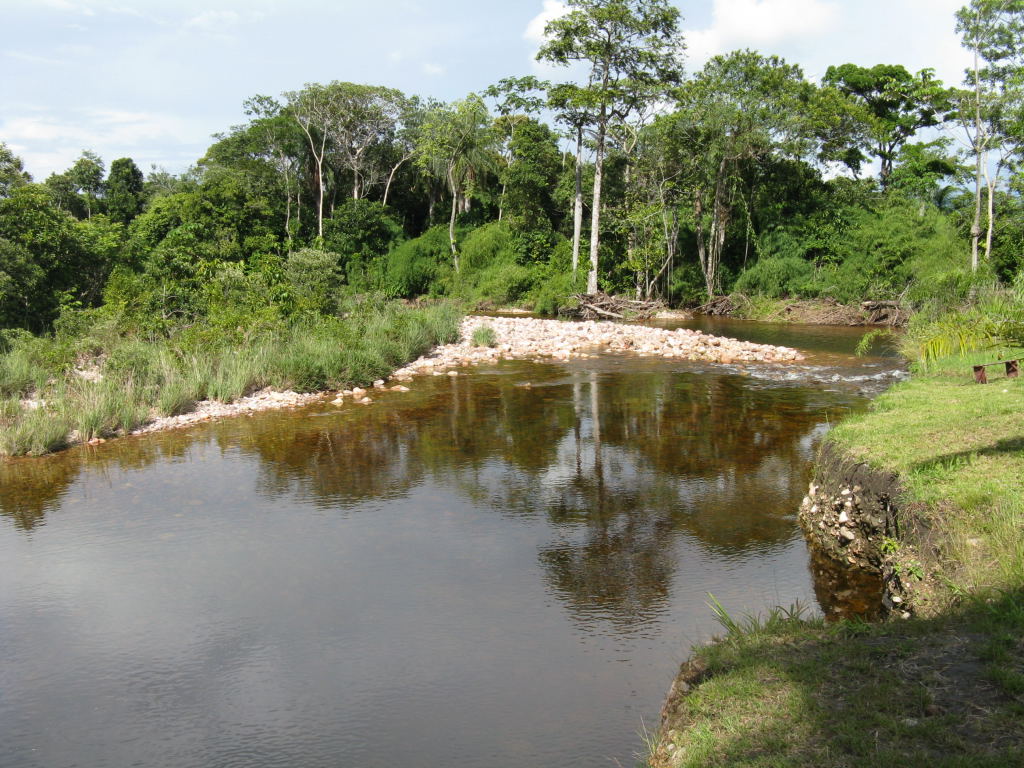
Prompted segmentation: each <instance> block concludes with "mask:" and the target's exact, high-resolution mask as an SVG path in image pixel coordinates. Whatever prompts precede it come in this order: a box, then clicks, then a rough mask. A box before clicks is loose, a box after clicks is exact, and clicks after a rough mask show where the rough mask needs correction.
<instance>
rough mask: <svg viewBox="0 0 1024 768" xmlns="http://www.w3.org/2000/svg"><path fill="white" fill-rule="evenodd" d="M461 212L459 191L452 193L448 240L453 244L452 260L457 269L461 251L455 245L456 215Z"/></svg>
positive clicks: (457, 269) (456, 269)
mask: <svg viewBox="0 0 1024 768" xmlns="http://www.w3.org/2000/svg"><path fill="white" fill-rule="evenodd" d="M458 212H459V193H458V191H455V192H453V193H452V215H451V218H450V219H449V220H448V241H449V242H450V243H451V246H452V262H453V263H454V264H455V271H456V272H458V271H459V251H458V249H457V248H456V247H455V216H456V215H457V214H458Z"/></svg>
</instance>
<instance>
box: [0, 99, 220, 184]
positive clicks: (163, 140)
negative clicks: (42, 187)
mask: <svg viewBox="0 0 1024 768" xmlns="http://www.w3.org/2000/svg"><path fill="white" fill-rule="evenodd" d="M19 111H21V113H22V114H20V115H19V116H17V117H12V118H9V119H6V120H0V136H2V137H3V138H4V141H6V142H7V143H8V144H10V146H11V148H12V149H13V150H14V151H15V152H16V154H18V155H19V156H20V157H21V158H22V159H23V160H24V161H25V166H26V168H28V170H29V171H30V172H31V173H32V175H33V176H34V177H35V178H36V179H44V178H46V176H48V175H49V174H50V173H53V172H60V171H63V170H65V169H67V168H68V167H69V166H70V165H71V164H72V163H73V162H74V161H75V158H77V157H78V155H79V154H80V153H81V151H82V150H83V149H91V150H94V151H96V152H98V153H99V154H100V156H101V157H103V158H104V159H105V160H106V161H107V162H108V163H109V162H110V161H111V160H113V159H115V158H118V157H123V156H125V155H133V154H139V153H143V154H144V155H145V156H144V157H143V156H140V157H136V158H135V159H136V162H138V163H139V165H140V166H143V164H144V163H145V164H148V163H150V162H158V161H159V162H166V161H167V159H168V157H167V155H168V152H167V151H166V150H165V151H162V152H161V153H160V156H159V157H150V156H149V155H151V154H152V149H151V148H152V147H154V146H163V147H165V148H172V154H173V148H174V147H176V146H181V145H182V143H183V142H182V137H183V136H202V135H203V134H204V133H208V131H203V130H202V129H200V128H199V127H198V126H196V125H192V124H191V123H190V122H189V121H187V120H182V119H180V118H177V117H173V116H169V115H164V114H159V113H150V112H129V111H123V110H115V109H86V110H78V111H75V112H72V113H69V114H61V115H55V114H53V113H50V112H47V111H45V110H39V109H31V108H25V109H22V110H19ZM199 149H200V151H201V148H199ZM195 152H196V148H193V147H189V148H188V149H187V150H185V151H184V152H183V153H184V154H185V156H186V157H194V156H195Z"/></svg>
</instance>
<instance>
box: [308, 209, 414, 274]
mask: <svg viewBox="0 0 1024 768" xmlns="http://www.w3.org/2000/svg"><path fill="white" fill-rule="evenodd" d="M401 239H402V227H401V225H400V224H399V223H398V221H396V220H395V218H394V217H393V216H392V214H391V212H390V211H389V210H388V209H387V208H386V207H385V206H384V205H382V204H381V203H377V202H373V201H370V200H346V201H345V203H344V204H342V205H340V206H338V207H337V208H335V210H334V213H333V214H332V215H331V218H329V219H327V220H325V221H324V247H325V249H326V250H328V251H331V252H333V253H336V254H339V255H340V256H341V257H342V259H341V263H342V264H343V265H348V264H349V263H350V262H355V264H354V265H352V266H348V267H346V269H347V270H348V271H351V270H352V269H353V268H358V266H357V265H359V264H363V263H366V262H369V261H371V260H372V259H374V258H376V257H378V256H383V255H384V254H386V253H387V252H388V250H389V249H390V248H391V247H392V246H393V245H394V244H395V243H397V242H398V241H399V240H401Z"/></svg>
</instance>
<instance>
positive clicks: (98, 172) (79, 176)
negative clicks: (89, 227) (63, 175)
mask: <svg viewBox="0 0 1024 768" xmlns="http://www.w3.org/2000/svg"><path fill="white" fill-rule="evenodd" d="M104 170H105V169H104V167H103V160H102V159H101V158H100V156H99V155H97V154H96V153H95V152H92V151H90V150H87V149H83V150H82V155H81V156H80V157H79V158H78V159H77V160H76V161H75V164H74V165H73V166H71V168H69V169H68V172H67V177H68V178H69V179H70V180H71V183H72V184H73V185H74V187H75V190H76V191H77V192H78V193H79V194H80V195H81V196H82V199H83V200H84V202H85V217H86V218H87V219H91V218H92V213H93V208H94V207H95V206H96V200H97V198H98V197H99V196H100V195H101V194H102V193H103V176H104Z"/></svg>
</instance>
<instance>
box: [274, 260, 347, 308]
mask: <svg viewBox="0 0 1024 768" xmlns="http://www.w3.org/2000/svg"><path fill="white" fill-rule="evenodd" d="M284 274H285V279H286V280H287V281H288V285H289V287H290V290H291V294H292V296H293V298H294V302H295V305H296V307H297V308H298V309H299V310H300V311H313V312H329V311H330V310H331V308H332V304H333V302H334V300H335V298H336V293H337V290H338V287H339V285H340V284H341V276H340V274H339V269H338V255H337V254H335V253H329V252H328V251H318V250H315V249H313V248H303V249H302V250H300V251H293V252H292V253H290V254H288V259H287V261H286V262H285V265H284Z"/></svg>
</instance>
